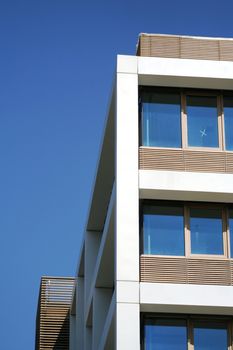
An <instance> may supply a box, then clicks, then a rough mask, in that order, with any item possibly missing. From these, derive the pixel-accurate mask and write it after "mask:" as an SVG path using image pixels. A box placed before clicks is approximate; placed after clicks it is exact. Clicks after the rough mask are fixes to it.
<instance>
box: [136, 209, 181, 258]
mask: <svg viewBox="0 0 233 350" xmlns="http://www.w3.org/2000/svg"><path fill="white" fill-rule="evenodd" d="M143 233H144V254H158V255H184V218H183V206H182V207H180V206H173V207H162V206H145V207H144V215H143Z"/></svg>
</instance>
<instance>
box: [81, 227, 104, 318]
mask: <svg viewBox="0 0 233 350" xmlns="http://www.w3.org/2000/svg"><path fill="white" fill-rule="evenodd" d="M101 234H102V232H99V231H87V232H86V239H85V286H84V288H85V295H84V298H85V306H86V302H87V300H88V297H89V293H90V288H91V281H92V277H93V272H94V269H95V264H96V258H97V254H98V251H99V246H100V241H101ZM85 311H86V310H85Z"/></svg>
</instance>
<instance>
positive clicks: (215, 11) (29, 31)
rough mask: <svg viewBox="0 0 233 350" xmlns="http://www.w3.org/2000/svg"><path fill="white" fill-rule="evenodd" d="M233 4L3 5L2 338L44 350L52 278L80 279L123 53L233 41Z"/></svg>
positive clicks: (31, 0) (5, 0)
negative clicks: (155, 42)
mask: <svg viewBox="0 0 233 350" xmlns="http://www.w3.org/2000/svg"><path fill="white" fill-rule="evenodd" d="M232 13H233V3H232V1H231V0H228V1H226V0H222V1H216V2H215V1H213V0H212V1H208V0H206V1H205V0H202V1H200V0H195V1H188V2H187V1H182V0H181V1H180V0H176V1H172V0H171V1H166V0H164V1H156V0H144V1H142V0H141V1H138V0H124V1H123V0H118V1H112V0H98V1H97V0H93V1H88V0H86V1H81V0H76V1H75V0H2V1H1V2H0V33H1V35H0V249H1V254H0V260H1V282H0V283H1V288H0V303H1V312H0V334H1V348H2V350H15V349H17V350H31V349H33V348H34V336H35V332H34V330H35V314H36V306H37V297H38V289H39V282H40V277H41V275H69V276H71V275H74V273H75V270H76V261H77V257H78V252H79V246H80V242H81V237H82V234H83V228H84V224H85V220H86V213H87V208H88V202H89V197H90V192H91V186H92V182H93V178H94V170H95V166H96V161H97V156H98V148H99V145H100V139H101V135H102V129H103V123H104V118H105V114H106V107H107V101H108V97H109V91H110V87H111V84H112V78H113V72H114V67H115V59H116V54H117V53H120V54H130V55H133V54H134V53H135V46H136V42H137V36H138V34H139V33H140V32H148V33H150V32H151V33H171V34H192V35H207V36H225V37H233V25H232Z"/></svg>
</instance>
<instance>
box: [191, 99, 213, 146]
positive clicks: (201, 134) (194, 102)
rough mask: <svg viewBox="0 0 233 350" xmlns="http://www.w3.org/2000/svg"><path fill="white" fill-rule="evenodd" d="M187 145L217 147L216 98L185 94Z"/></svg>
mask: <svg viewBox="0 0 233 350" xmlns="http://www.w3.org/2000/svg"><path fill="white" fill-rule="evenodd" d="M187 123H188V146H191V147H218V146H219V142H218V113H217V98H216V97H214V96H187Z"/></svg>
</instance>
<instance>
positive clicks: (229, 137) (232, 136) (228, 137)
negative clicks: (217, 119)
mask: <svg viewBox="0 0 233 350" xmlns="http://www.w3.org/2000/svg"><path fill="white" fill-rule="evenodd" d="M224 124H225V145H226V150H228V151H232V150H233V97H228V96H227V97H226V96H225V97H224Z"/></svg>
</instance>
